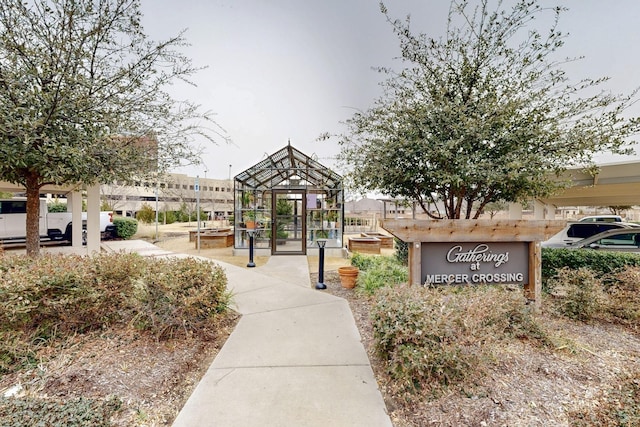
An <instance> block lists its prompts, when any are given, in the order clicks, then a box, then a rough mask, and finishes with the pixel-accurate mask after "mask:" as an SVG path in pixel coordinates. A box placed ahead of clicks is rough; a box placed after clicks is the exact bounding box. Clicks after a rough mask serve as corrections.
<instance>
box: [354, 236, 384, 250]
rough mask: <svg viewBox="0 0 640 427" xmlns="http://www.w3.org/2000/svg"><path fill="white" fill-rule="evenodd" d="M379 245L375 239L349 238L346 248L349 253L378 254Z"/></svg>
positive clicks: (378, 241) (378, 240)
mask: <svg viewBox="0 0 640 427" xmlns="http://www.w3.org/2000/svg"><path fill="white" fill-rule="evenodd" d="M380 243H381V241H380V239H378V238H377V237H351V238H349V244H348V248H349V250H350V251H351V252H360V253H363V254H379V253H380Z"/></svg>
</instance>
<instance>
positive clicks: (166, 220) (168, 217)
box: [158, 211, 176, 224]
mask: <svg viewBox="0 0 640 427" xmlns="http://www.w3.org/2000/svg"><path fill="white" fill-rule="evenodd" d="M158 221H159V222H161V223H162V224H173V223H174V222H176V213H175V212H174V211H166V212H160V213H159V214H158Z"/></svg>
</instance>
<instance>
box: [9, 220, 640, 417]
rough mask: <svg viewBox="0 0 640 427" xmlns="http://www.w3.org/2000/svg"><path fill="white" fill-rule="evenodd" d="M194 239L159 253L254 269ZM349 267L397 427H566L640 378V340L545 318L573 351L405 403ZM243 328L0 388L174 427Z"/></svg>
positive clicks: (29, 375) (48, 369) (85, 345)
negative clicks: (119, 407) (104, 404)
mask: <svg viewBox="0 0 640 427" xmlns="http://www.w3.org/2000/svg"><path fill="white" fill-rule="evenodd" d="M191 228H193V227H191ZM185 231H186V230H185V229H184V228H183V229H180V228H175V227H174V228H173V229H170V228H167V229H163V230H162V232H161V234H160V236H159V237H160V239H159V241H157V242H156V244H157V245H158V246H160V247H163V248H166V249H168V250H171V251H176V252H184V253H191V254H198V255H200V256H204V257H209V258H212V259H214V260H220V261H223V262H227V263H231V264H234V265H238V266H240V267H246V262H247V260H246V259H245V258H244V257H234V256H232V254H231V250H230V249H229V248H226V249H207V250H204V249H201V250H200V253H198V251H197V249H196V248H195V245H194V243H193V242H191V243H190V242H188V237H187V236H186V234H184V233H185ZM148 232H151V235H149V234H147V233H148ZM153 232H154V230H153V229H151V230H147V229H145V228H144V227H142V229H141V230H140V231H139V233H138V234H139V237H146V238H154V237H155V236H154V235H153ZM254 261H255V262H256V264H257V265H262V264H263V263H265V262H266V261H267V257H255V258H254ZM309 263H310V267H309V271H310V276H311V283H315V282H316V281H317V257H316V258H315V259H314V258H312V257H309ZM346 264H347V260H345V259H343V258H335V259H334V258H328V259H327V266H326V268H325V278H324V279H325V280H324V282H325V284H327V286H328V289H327V292H330V293H332V294H335V295H337V296H341V297H343V298H345V299H347V300H348V301H349V304H350V306H351V310H352V312H353V315H354V318H355V321H356V324H357V326H358V328H359V330H360V334H361V336H362V342H363V344H364V346H365V348H366V350H367V352H368V354H369V358H370V360H371V364H372V367H373V370H374V372H375V375H376V379H377V381H378V385H379V387H380V390H381V392H382V394H383V397H384V399H385V402H386V404H387V409H388V411H389V414H390V416H391V419H392V422H393V424H394V426H395V427H408V426H561V425H567V424H568V421H567V415H566V414H567V411H568V410H571V409H575V408H578V407H580V406H583V405H587V406H589V405H598V403H599V399H600V393H601V391H602V390H606V389H607V388H608V387H611V386H615V380H616V377H617V375H619V374H622V373H624V372H629V371H631V370H632V369H636V370H637V369H638V368H639V365H640V337H638V336H636V335H633V334H631V333H629V332H628V331H626V330H624V329H622V328H620V327H617V326H614V325H601V324H583V323H576V322H570V321H564V320H559V319H557V318H553V317H551V316H545V322H546V325H547V327H548V329H549V330H550V331H551V333H552V334H554V335H555V336H556V337H557V338H558V339H559V341H562V342H565V343H566V345H564V346H559V347H558V348H556V349H537V348H536V349H534V348H533V347H531V346H529V345H528V344H527V343H526V342H516V343H514V344H512V345H510V346H508V347H505V348H502V349H500V354H497V355H496V356H495V358H496V360H495V364H494V369H493V370H491V372H489V375H488V376H486V377H484V378H480V379H478V381H477V382H475V383H473V384H472V385H470V386H469V387H468V388H466V389H464V390H459V389H458V390H455V391H451V392H450V393H447V394H445V395H444V396H441V397H439V398H437V399H433V400H430V401H428V402H426V403H415V402H414V403H407V402H404V401H402V400H400V399H398V398H397V396H396V394H395V390H394V387H393V384H392V382H391V381H390V380H389V378H388V376H387V375H386V373H385V364H384V362H383V361H381V360H380V359H379V358H378V357H377V356H376V354H375V351H374V348H373V332H372V327H371V321H370V318H369V311H370V304H371V301H370V300H368V299H366V298H363V297H357V296H356V295H355V294H354V291H353V290H348V289H344V288H342V287H341V286H340V284H339V278H338V276H337V273H336V271H335V270H337V267H338V266H340V265H346ZM236 320H237V319H233V318H232V319H230V321H229V322H228V324H227V325H226V326H225V327H224V328H223V330H221V331H220V334H219V336H218V337H216V339H215V340H214V341H213V342H203V341H199V340H197V339H195V338H194V339H186V340H175V341H168V342H157V341H155V340H153V339H150V338H149V337H146V336H141V335H137V334H133V333H131V332H125V331H103V332H102V333H96V334H94V335H91V336H88V337H74V338H73V339H72V340H71V342H69V343H68V344H67V345H65V346H64V350H62V351H60V352H59V353H58V354H56V355H55V356H52V357H51V359H49V361H47V362H43V363H41V364H40V365H39V366H38V369H36V370H33V371H30V372H26V373H25V372H23V373H21V374H20V375H13V376H5V377H3V378H0V392H3V391H4V390H7V389H8V388H10V387H12V386H14V385H16V384H21V385H22V391H21V392H20V393H22V394H31V395H38V396H45V397H50V398H56V397H57V398H68V397H75V396H84V397H96V398H105V397H107V396H111V395H114V394H115V395H117V396H119V397H120V398H121V399H122V400H123V402H124V408H125V410H124V411H123V412H122V413H121V416H120V417H119V419H118V420H115V425H118V426H163V425H170V424H171V422H172V421H173V419H174V418H175V416H176V415H177V413H178V411H179V410H180V408H181V407H182V406H183V404H184V402H185V401H186V399H187V398H188V396H189V394H190V393H191V391H192V390H193V388H194V387H195V385H196V384H197V382H198V380H199V378H201V376H202V374H203V373H204V372H205V370H206V369H207V368H208V366H209V365H210V363H211V361H212V360H213V358H214V357H215V355H216V354H217V352H218V350H219V349H220V348H221V346H222V345H223V344H224V341H225V340H226V337H227V336H228V334H229V333H230V332H231V331H232V330H233V327H234V325H235V321H236ZM43 356H45V355H43ZM43 360H46V359H43Z"/></svg>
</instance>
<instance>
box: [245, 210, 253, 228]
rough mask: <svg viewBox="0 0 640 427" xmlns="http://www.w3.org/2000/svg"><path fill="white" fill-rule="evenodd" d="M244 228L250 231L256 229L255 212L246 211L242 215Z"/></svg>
mask: <svg viewBox="0 0 640 427" xmlns="http://www.w3.org/2000/svg"><path fill="white" fill-rule="evenodd" d="M242 218H243V221H244V226H245V227H246V228H248V229H253V228H256V213H255V212H254V211H245V212H244V213H243V214H242Z"/></svg>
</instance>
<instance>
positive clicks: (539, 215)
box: [533, 200, 546, 219]
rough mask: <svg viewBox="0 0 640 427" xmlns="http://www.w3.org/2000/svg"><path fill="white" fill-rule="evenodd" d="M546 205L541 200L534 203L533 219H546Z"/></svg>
mask: <svg viewBox="0 0 640 427" xmlns="http://www.w3.org/2000/svg"><path fill="white" fill-rule="evenodd" d="M545 208H546V206H545V204H544V203H542V202H541V201H539V200H534V201H533V219H544V217H545V212H544V211H545Z"/></svg>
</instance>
